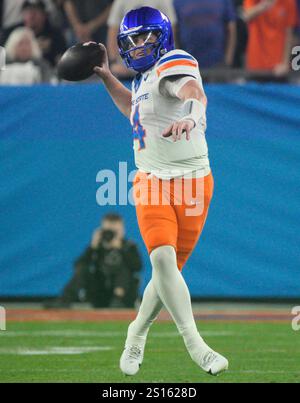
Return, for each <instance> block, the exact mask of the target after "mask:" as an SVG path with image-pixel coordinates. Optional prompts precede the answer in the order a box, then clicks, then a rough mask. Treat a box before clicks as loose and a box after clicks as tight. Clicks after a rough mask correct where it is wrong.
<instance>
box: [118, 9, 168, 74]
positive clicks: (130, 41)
mask: <svg viewBox="0 0 300 403" xmlns="http://www.w3.org/2000/svg"><path fill="white" fill-rule="evenodd" d="M118 45H119V52H120V55H121V57H122V59H123V60H124V62H125V64H126V66H127V67H128V68H131V69H134V70H136V71H138V72H144V71H146V70H148V69H149V68H151V67H152V66H153V65H154V64H155V63H156V62H157V61H158V60H159V59H160V58H161V57H162V55H163V54H165V53H167V52H168V51H170V50H172V49H174V40H173V33H172V26H171V23H170V21H169V19H168V17H166V16H165V15H164V14H163V13H161V12H160V11H159V10H156V9H153V8H151V7H142V8H140V9H137V10H132V11H129V13H127V14H126V15H125V17H124V19H123V21H122V23H121V26H120V32H119V35H118Z"/></svg>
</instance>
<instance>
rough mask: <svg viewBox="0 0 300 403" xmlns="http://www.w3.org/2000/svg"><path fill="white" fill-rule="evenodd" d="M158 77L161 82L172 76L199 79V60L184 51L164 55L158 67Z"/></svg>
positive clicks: (173, 51)
mask: <svg viewBox="0 0 300 403" xmlns="http://www.w3.org/2000/svg"><path fill="white" fill-rule="evenodd" d="M156 75H157V78H158V79H159V80H161V79H163V78H166V77H171V76H192V77H194V78H196V79H198V78H199V75H200V73H199V67H198V62H197V60H196V59H195V58H194V57H193V56H191V55H190V54H189V53H187V52H185V51H183V50H179V49H176V50H172V51H171V52H168V53H167V54H166V55H164V56H163V57H162V58H161V59H160V60H159V62H158V63H157V65H156Z"/></svg>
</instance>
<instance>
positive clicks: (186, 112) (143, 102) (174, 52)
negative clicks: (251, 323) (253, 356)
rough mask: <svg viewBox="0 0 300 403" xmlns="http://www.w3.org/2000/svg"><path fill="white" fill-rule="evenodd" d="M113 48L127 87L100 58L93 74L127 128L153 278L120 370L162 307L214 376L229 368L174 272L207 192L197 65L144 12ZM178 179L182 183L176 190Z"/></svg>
mask: <svg viewBox="0 0 300 403" xmlns="http://www.w3.org/2000/svg"><path fill="white" fill-rule="evenodd" d="M118 45H119V50H120V55H121V57H122V58H123V60H124V62H125V64H126V65H127V67H129V68H131V69H133V70H135V71H136V72H137V75H136V77H135V79H134V80H133V83H132V90H131V91H130V90H128V89H127V88H126V87H125V86H124V85H123V84H122V83H121V82H120V81H119V80H117V79H116V78H115V77H114V76H113V75H112V73H111V72H110V69H109V65H108V59H107V54H106V53H105V60H104V61H103V63H102V65H101V66H99V67H95V72H96V73H97V74H98V75H99V76H100V77H101V78H102V80H103V82H104V85H105V86H106V88H107V90H108V92H109V93H110V95H111V97H112V99H113V101H114V102H115V104H116V106H117V107H118V108H119V109H120V111H121V112H122V113H123V114H124V115H125V116H127V117H128V118H129V119H130V121H131V124H132V128H133V139H134V154H135V163H136V166H137V168H138V171H137V174H136V177H135V180H134V197H135V205H136V213H137V219H138V224H139V228H140V231H141V235H142V237H143V240H144V242H145V245H146V247H147V250H148V253H149V256H150V261H151V265H152V279H151V281H150V282H149V283H148V285H147V287H146V289H145V292H144V295H143V300H142V303H141V306H140V309H139V312H138V315H137V317H136V319H135V320H134V321H133V322H132V323H131V324H130V325H129V328H128V333H127V339H126V342H125V349H124V351H123V354H122V356H121V359H120V368H121V370H122V371H123V373H124V374H126V375H135V374H136V373H137V372H138V370H139V367H140V365H141V363H142V361H143V356H144V348H145V344H146V338H147V334H148V331H149V328H150V326H151V324H152V323H153V321H154V320H155V319H156V317H157V315H158V314H159V312H160V310H161V308H162V307H163V306H165V308H166V309H167V310H168V311H169V313H170V315H171V316H172V318H173V320H174V322H175V323H176V326H177V329H178V331H179V333H180V334H181V335H182V337H183V340H184V343H185V346H186V348H187V350H188V352H189V354H190V356H191V358H192V359H193V360H194V361H195V362H196V364H197V365H198V366H200V367H201V368H202V369H203V370H204V371H206V372H208V373H210V374H212V375H217V374H219V373H221V372H222V371H225V370H226V369H227V368H228V361H227V359H226V358H224V357H223V356H222V355H220V354H219V353H217V352H215V351H214V350H212V349H211V348H210V347H209V346H208V345H207V344H206V343H205V341H204V340H203V339H202V337H201V336H200V334H199V332H198V329H197V326H196V323H195V320H194V316H193V312H192V306H191V298H190V293H189V290H188V288H187V285H186V283H185V281H184V278H183V276H182V274H181V270H182V268H183V266H184V264H185V263H186V261H187V259H188V257H189V256H190V254H191V253H192V251H193V249H194V247H195V245H196V243H197V241H198V239H199V236H200V234H201V231H202V229H203V226H204V223H205V220H206V217H207V213H208V208H209V204H210V201H211V198H212V194H213V177H212V173H211V169H210V165H209V159H208V150H207V144H206V140H205V129H206V104H207V100H206V96H205V93H204V90H203V86H202V80H201V76H200V72H199V68H198V63H197V61H196V59H195V58H194V57H193V56H192V55H190V54H188V53H187V52H185V51H183V50H179V49H174V39H173V33H172V27H171V23H170V21H169V19H168V17H167V16H165V15H164V14H163V13H161V12H160V11H159V10H156V9H153V8H150V7H142V8H139V9H137V10H132V11H130V12H129V13H127V14H126V15H125V17H124V19H123V21H122V23H121V26H120V31H119V34H118ZM100 46H102V47H103V50H104V51H105V47H104V46H103V45H100ZM178 181H182V182H181V183H182V186H176V184H178V183H179V182H178ZM166 184H168V186H165V185H166ZM178 189H179V190H178ZM199 189H200V191H199ZM153 194H155V195H156V196H157V195H158V196H159V197H158V199H159V200H158V202H157V198H156V197H154V198H155V202H153V200H152V196H153ZM183 194H184V198H183V197H182V195H183ZM186 195H188V196H186ZM149 197H150V199H151V200H149Z"/></svg>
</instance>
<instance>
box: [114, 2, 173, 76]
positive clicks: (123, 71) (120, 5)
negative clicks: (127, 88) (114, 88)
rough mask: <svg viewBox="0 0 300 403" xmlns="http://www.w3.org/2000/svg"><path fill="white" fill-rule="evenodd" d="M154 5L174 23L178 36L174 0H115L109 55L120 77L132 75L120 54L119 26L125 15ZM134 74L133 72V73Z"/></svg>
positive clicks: (116, 73) (115, 71)
mask: <svg viewBox="0 0 300 403" xmlns="http://www.w3.org/2000/svg"><path fill="white" fill-rule="evenodd" d="M144 6H148V7H153V8H157V9H159V10H160V11H162V12H163V13H164V14H166V15H167V16H168V17H169V18H170V21H171V22H172V25H173V30H174V35H175V36H176V23H177V17H176V13H175V10H174V7H173V2H172V0H163V1H162V0H148V1H145V0H130V1H127V0H115V1H114V3H113V5H112V8H111V12H110V14H109V18H108V22H107V23H108V37H107V50H108V56H109V59H110V63H111V70H112V72H113V73H114V74H115V75H116V76H118V77H128V76H129V75H131V72H130V70H128V69H127V68H126V67H125V65H124V64H123V62H122V60H121V58H120V56H119V49H118V44H117V34H118V32H119V27H120V24H121V22H122V19H123V17H124V15H125V14H126V13H127V12H128V11H130V10H134V9H136V8H140V7H144ZM132 74H133V73H132Z"/></svg>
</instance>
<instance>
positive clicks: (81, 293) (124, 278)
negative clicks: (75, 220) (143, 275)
mask: <svg viewBox="0 0 300 403" xmlns="http://www.w3.org/2000/svg"><path fill="white" fill-rule="evenodd" d="M124 231H125V229H124V223H123V220H122V218H121V217H120V216H119V215H117V214H107V215H106V216H105V217H104V218H103V220H102V223H101V227H100V228H97V229H96V230H95V232H94V234H93V237H92V241H91V244H90V246H89V247H88V248H87V249H86V250H85V251H84V253H83V254H82V255H81V256H80V257H79V259H77V261H76V262H75V273H74V275H73V278H72V279H71V280H70V281H69V283H68V284H67V285H66V286H65V288H64V291H63V293H62V296H61V297H60V298H58V299H56V300H54V301H51V302H48V303H46V304H45V307H46V308H61V307H64V308H66V307H68V306H69V305H70V304H71V303H72V302H76V301H77V302H78V301H84V302H90V303H91V304H92V305H93V306H94V307H96V308H101V307H102V308H103V307H115V308H116V307H119V308H124V307H134V304H135V301H136V299H137V296H138V286H139V272H140V270H141V266H142V263H141V258H140V255H139V252H138V249H137V246H136V245H135V244H134V243H133V242H131V241H128V240H127V239H125V238H124Z"/></svg>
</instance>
